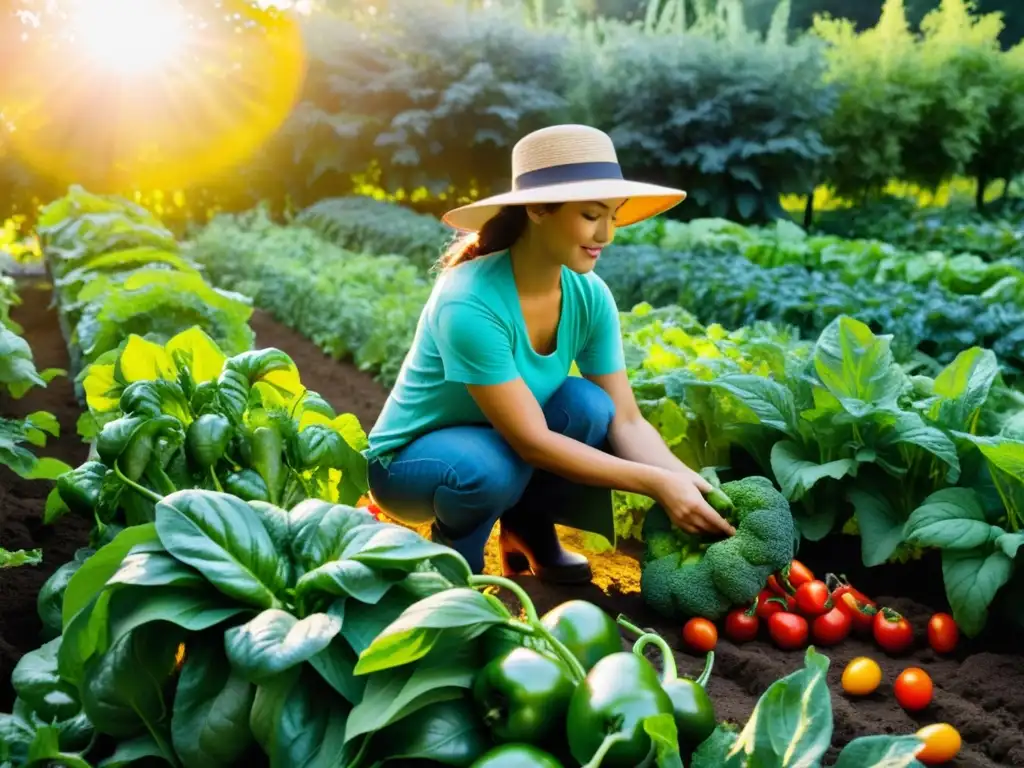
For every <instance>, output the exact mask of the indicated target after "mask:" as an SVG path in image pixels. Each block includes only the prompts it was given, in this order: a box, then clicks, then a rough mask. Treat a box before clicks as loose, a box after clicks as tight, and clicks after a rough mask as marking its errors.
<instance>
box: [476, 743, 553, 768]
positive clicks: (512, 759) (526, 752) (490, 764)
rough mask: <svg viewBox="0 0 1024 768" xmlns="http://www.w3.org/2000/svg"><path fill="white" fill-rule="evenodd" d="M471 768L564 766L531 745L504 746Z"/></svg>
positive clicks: (485, 756)
mask: <svg viewBox="0 0 1024 768" xmlns="http://www.w3.org/2000/svg"><path fill="white" fill-rule="evenodd" d="M469 768H562V764H561V763H559V762H558V760H556V759H555V758H554V757H552V756H551V755H549V754H548V753H547V752H544V751H543V750H540V749H537V747H534V746H532V745H530V744H502V745H501V746H498V747H495V748H494V749H492V750H490V751H489V752H487V754H485V755H481V756H480V757H479V758H478V759H477V761H476V762H475V763H473V764H472V765H471V766H470V767H469Z"/></svg>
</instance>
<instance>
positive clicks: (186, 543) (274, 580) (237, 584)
mask: <svg viewBox="0 0 1024 768" xmlns="http://www.w3.org/2000/svg"><path fill="white" fill-rule="evenodd" d="M156 529H157V533H158V535H159V536H160V541H161V542H162V543H163V545H164V547H166V548H167V551H168V552H170V553H171V554H172V555H174V557H176V558H177V559H178V560H181V561H182V562H185V563H187V564H189V565H191V566H192V567H194V568H196V569H197V570H199V571H200V572H201V573H202V574H203V575H204V576H205V577H206V579H207V580H208V581H209V582H210V583H211V584H212V585H213V586H215V587H216V588H217V589H219V590H220V591H221V592H223V593H224V594H225V595H227V596H229V597H231V598H234V599H235V600H238V601H240V602H243V603H245V604H247V605H253V606H256V607H258V608H270V607H276V606H278V605H280V602H279V600H278V597H277V596H278V595H279V594H282V593H283V591H284V589H285V587H286V586H287V580H286V579H287V572H288V568H287V563H286V561H285V560H284V558H282V556H281V554H282V553H279V552H278V551H277V548H276V547H275V546H274V541H273V539H272V538H271V537H270V534H269V533H268V532H267V529H266V528H264V527H263V523H262V522H261V520H260V516H259V515H258V514H257V513H256V512H255V511H254V510H253V509H252V507H250V506H249V505H248V504H246V503H245V502H244V501H243V500H242V499H239V498H237V497H235V496H230V495H228V494H226V493H217V492H214V491H202V490H184V491H178V492H177V493H173V494H171V495H170V496H166V497H164V499H163V500H162V501H160V502H159V503H158V504H157V505H156Z"/></svg>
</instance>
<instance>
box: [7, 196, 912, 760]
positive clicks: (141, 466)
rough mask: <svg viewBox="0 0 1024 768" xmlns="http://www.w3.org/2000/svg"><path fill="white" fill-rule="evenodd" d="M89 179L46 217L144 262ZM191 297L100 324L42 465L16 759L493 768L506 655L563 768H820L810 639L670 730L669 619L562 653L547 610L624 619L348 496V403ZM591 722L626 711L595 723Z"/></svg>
mask: <svg viewBox="0 0 1024 768" xmlns="http://www.w3.org/2000/svg"><path fill="white" fill-rule="evenodd" d="M82 197H83V195H82V194H81V192H80V191H79V204H80V207H79V208H77V209H76V210H72V211H69V212H66V213H65V215H64V216H63V217H57V216H56V215H53V214H54V211H55V210H58V209H60V208H61V206H66V205H67V204H68V201H67V200H62V201H58V203H57V204H54V206H51V207H50V208H49V209H48V211H47V214H48V215H49V218H48V221H49V222H50V224H49V225H50V226H54V227H57V226H62V227H63V232H64V233H65V235H67V232H68V231H69V230H72V229H78V230H79V231H87V232H89V233H90V235H91V238H92V239H91V241H90V242H89V243H85V242H82V243H81V244H80V251H79V253H78V254H77V258H78V259H80V261H79V263H78V265H77V268H78V269H88V268H89V267H88V266H87V265H92V264H95V262H96V261H98V260H100V259H103V258H104V257H110V258H109V259H106V260H105V261H103V262H102V263H103V264H104V265H105V269H107V270H109V271H112V272H113V273H114V274H115V275H117V274H119V270H118V269H117V266H116V265H117V260H116V256H117V254H119V253H122V252H123V253H124V254H125V255H126V258H125V262H124V263H125V264H126V265H131V264H134V263H136V262H134V261H133V259H134V256H133V254H134V253H135V251H136V250H137V249H138V248H139V247H140V246H139V245H138V244H137V243H136V242H134V241H135V240H137V239H138V238H139V237H143V235H142V234H141V232H144V231H148V230H149V228H150V227H151V226H152V225H151V223H148V222H139V221H132V220H131V215H132V213H131V212H130V209H128V210H126V208H125V206H124V204H123V202H121V201H116V200H111V199H93V200H91V201H89V205H85V204H82V203H83V200H82ZM97 209H99V210H97ZM65 210H67V209H66V208H65ZM58 218H59V221H55V219H58ZM126 241H128V242H132V245H131V246H130V247H129V248H127V249H123V250H119V249H118V248H119V245H120V244H121V243H123V242H126ZM45 242H47V241H45V240H44V243H45ZM51 242H52V241H51ZM60 242H61V248H62V250H61V251H60V252H58V253H55V254H53V255H51V254H50V253H49V252H47V253H46V258H47V260H48V263H50V264H52V263H53V260H54V259H61V258H66V257H67V255H68V248H69V247H70V246H71V238H70V236H65V237H64V238H63V239H62V240H60ZM112 243H116V244H114V245H112ZM45 247H46V246H45V245H44V248H45ZM100 251H102V254H101V253H100ZM57 263H59V262H57ZM70 272H71V270H67V271H66V272H65V273H64V274H70ZM81 279H82V280H85V279H86V276H83V277H82V278H81ZM93 279H95V278H94V277H92V276H89V277H88V282H89V284H91V281H92V280H93ZM129 279H130V278H129ZM111 280H112V282H111V283H110V284H109V285H110V286H111V291H116V290H121V289H119V288H116V287H113V286H117V285H120V283H117V282H115V280H116V278H113V277H112V278H111ZM127 282H128V281H127V280H126V281H125V283H127ZM123 290H124V292H125V293H129V294H130V293H131V290H132V289H131V288H130V287H127V286H125V287H124V288H123ZM80 292H81V291H79V293H80ZM117 300H118V301H123V302H125V303H128V302H129V301H130V298H127V297H121V298H119V299H117ZM62 311H65V310H64V308H63V307H62ZM104 317H105V318H107V319H108V320H109V317H110V316H109V315H105V316H104ZM183 317H185V318H186V319H185V322H186V323H188V325H186V326H184V327H179V326H174V323H173V319H172V315H171V314H170V313H168V314H166V315H165V316H164V320H163V324H162V325H160V326H159V330H157V329H156V328H150V330H149V332H148V334H147V337H144V336H143V335H141V334H139V333H137V332H133V331H130V330H125V331H123V332H122V331H118V330H117V329H115V328H110V329H109V331H108V335H109V337H110V338H119V337H120V338H121V341H119V342H117V343H116V344H114V345H113V346H112V347H111V348H110V349H106V350H104V351H103V352H102V353H100V354H97V355H96V356H95V357H94V358H93V359H91V360H90V361H89V362H86V363H84V365H83V368H82V370H81V371H80V373H79V379H80V381H81V382H82V384H83V388H84V391H85V392H86V394H87V405H88V407H89V412H90V416H91V419H92V421H91V424H92V425H93V427H94V429H95V433H94V434H91V437H92V438H94V442H93V446H92V448H93V450H92V452H91V454H90V458H89V460H87V461H86V462H84V463H83V464H82V465H81V466H79V467H77V468H75V469H74V470H72V471H70V472H67V473H65V474H63V475H61V476H60V477H59V478H58V480H57V493H58V495H59V497H60V499H61V501H62V503H63V504H65V505H66V509H63V510H54V511H53V514H50V510H48V522H51V523H53V522H56V520H57V519H58V518H59V516H60V515H61V514H64V513H70V514H82V515H87V516H88V517H90V518H91V519H92V520H93V522H94V526H93V530H92V535H91V538H90V541H89V543H88V545H87V546H85V547H83V548H82V549H81V550H79V551H78V552H77V553H76V555H75V557H74V559H73V560H72V561H70V562H68V563H66V564H64V565H63V566H61V567H60V568H59V569H58V570H57V571H56V572H55V573H54V574H53V575H52V577H51V578H50V579H49V580H48V581H47V582H46V584H45V586H44V587H43V589H42V591H41V593H40V595H39V596H38V606H39V615H40V618H41V620H42V623H43V627H44V641H45V642H44V644H43V645H42V646H41V647H40V648H39V649H37V650H35V651H32V652H30V653H28V654H26V655H25V656H24V657H23V658H22V659H21V661H20V662H19V663H18V664H17V666H16V667H15V669H14V671H13V673H12V676H11V683H12V686H13V688H14V690H15V693H16V695H17V699H16V700H15V704H14V708H13V711H12V712H11V713H9V714H0V747H2V757H3V758H4V760H5V761H6V762H7V763H9V764H11V765H12V766H27V765H30V764H37V763H39V762H43V761H54V762H60V763H62V764H66V765H72V766H78V767H79V768H82V767H88V766H90V764H91V762H90V761H96V760H102V761H101V762H99V763H98V765H101V766H114V765H126V764H130V763H132V762H134V761H137V760H145V759H148V758H155V759H156V760H157V761H160V762H163V763H167V764H169V765H172V766H182V767H183V768H193V767H196V766H230V765H237V764H239V763H241V762H243V761H246V762H249V761H252V763H253V764H256V765H267V764H269V765H270V766H273V767H275V768H276V766H293V765H308V766H325V767H326V766H328V765H337V764H344V765H350V766H363V765H381V764H385V763H388V762H392V761H395V760H403V759H425V760H432V761H435V762H439V763H442V764H447V765H463V766H467V765H487V764H490V763H488V762H486V761H487V760H488V759H489V758H488V757H486V755H485V753H487V754H489V753H491V752H492V750H501V749H502V747H500V746H497V745H498V744H500V743H501V742H503V741H508V740H509V738H510V736H509V733H510V732H509V731H508V730H507V728H508V727H509V726H511V725H514V721H513V720H512V719H511V718H510V716H508V717H505V718H499V717H497V716H492V715H493V712H491V710H490V708H488V707H487V706H486V702H487V701H488V698H487V697H489V696H492V695H494V696H497V695H501V694H502V692H501V690H500V688H494V689H493V691H492V690H491V689H490V687H489V686H490V684H489V683H487V682H486V681H487V680H491V679H493V678H492V677H490V675H493V674H495V673H494V672H492V671H491V670H492V669H494V668H495V665H499V667H500V665H501V664H503V663H505V661H506V660H507V659H509V658H513V657H512V656H511V654H515V657H514V658H515V659H516V660H517V661H516V662H515V663H516V664H519V663H521V662H520V661H518V660H519V659H523V660H528V663H529V664H531V665H534V667H532V668H534V669H544V670H545V671H546V672H547V673H548V674H549V676H550V675H551V674H556V675H558V676H561V679H562V681H561V682H558V683H557V686H556V688H557V690H558V691H559V692H560V693H559V695H558V696H557V697H556V696H550V697H548V698H547V700H546V701H545V707H546V715H545V717H544V718H543V719H542V720H540V721H538V722H537V723H536V724H535V727H536V729H538V730H537V731H536V732H535V733H532V734H531V736H530V737H519V740H524V738H527V739H528V740H530V741H531V742H532V743H533V744H534V746H533V747H532V749H533V752H534V753H536V752H538V751H539V747H540V737H541V736H542V735H543V736H544V739H545V740H544V747H545V749H551V750H552V752H554V753H556V754H558V756H559V758H560V759H561V760H562V762H563V763H564V764H567V765H571V764H585V765H586V766H587V767H588V768H598V767H599V766H601V765H605V766H610V765H619V764H630V765H633V764H636V763H637V762H639V761H642V759H643V757H644V756H646V755H647V754H648V753H649V754H650V756H651V760H652V761H653V764H654V765H657V766H659V768H669V767H670V766H678V765H680V764H681V758H685V764H686V765H693V766H698V767H699V766H712V765H716V766H717V765H722V764H723V763H724V762H725V761H726V755H727V753H729V752H730V751H735V750H736V749H737V748H739V747H741V746H742V748H743V749H745V750H756V752H757V753H758V754H762V755H765V756H766V758H765V759H771V760H781V759H782V758H783V756H786V758H787V759H791V758H795V759H799V760H802V761H803V762H805V763H808V764H814V763H817V762H818V761H820V759H821V757H822V756H823V754H824V752H825V751H826V750H827V749H828V748H829V745H830V743H831V731H832V718H831V701H830V695H829V690H828V687H827V684H826V672H827V668H828V660H827V659H826V658H825V657H823V656H821V655H820V654H818V653H817V652H815V651H814V650H813V649H809V650H808V651H807V652H806V656H805V665H804V667H803V668H802V669H798V670H797V671H796V672H794V673H792V674H790V675H788V676H786V677H785V678H783V679H781V680H779V681H777V682H776V683H775V684H773V685H772V686H771V687H770V688H769V690H768V691H766V692H765V694H764V697H765V698H764V699H763V701H765V702H785V703H784V704H782V705H778V704H775V705H772V706H759V707H757V708H756V709H755V711H754V714H753V715H752V717H751V720H750V722H748V723H747V725H746V727H745V728H744V729H743V730H742V731H740V730H738V729H737V728H736V726H735V725H732V724H728V723H718V722H716V720H717V718H714V717H712V719H711V721H710V723H705V724H704V725H703V726H702V728H703V730H702V731H701V733H700V734H699V735H694V733H695V732H693V731H685V730H683V729H682V727H683V726H692V725H693V723H694V721H693V718H692V717H686V718H684V717H683V716H682V715H681V714H679V713H678V712H677V711H675V710H674V709H673V704H672V700H670V699H669V698H668V695H667V693H666V692H665V691H667V690H668V688H667V686H669V685H670V681H671V680H672V679H673V678H674V674H673V672H672V670H673V669H674V664H672V663H671V661H670V660H671V653H670V652H669V651H668V649H667V646H666V645H665V644H664V642H663V641H661V639H660V638H658V637H657V636H656V635H652V634H646V633H645V634H644V635H643V637H641V638H640V641H638V645H637V646H636V647H635V648H634V650H633V651H623V650H622V645H621V641H618V642H617V643H616V644H615V645H616V647H614V648H611V647H598V646H596V645H595V646H594V647H591V648H581V647H577V646H573V649H570V648H569V647H567V645H566V641H567V636H566V635H565V634H564V633H565V631H566V629H565V628H564V626H563V628H562V629H559V628H558V627H559V621H560V619H558V614H557V613H556V612H559V611H560V609H562V610H563V611H564V612H566V615H569V614H571V613H572V612H583V613H585V614H588V618H587V619H586V620H587V621H588V622H590V623H591V624H592V623H593V622H594V621H596V620H598V617H600V620H601V621H604V622H605V623H606V624H608V625H609V626H610V627H611V631H616V625H615V622H614V620H613V619H611V618H610V617H608V616H607V615H605V614H603V613H602V612H601V611H600V609H599V608H597V607H596V606H593V605H591V604H588V603H582V602H581V601H572V602H571V603H567V604H563V606H559V607H558V608H556V609H555V611H553V612H552V613H549V614H547V615H545V616H543V617H540V616H538V615H537V612H536V610H535V608H534V606H533V605H532V602H531V601H530V599H529V597H528V596H527V595H526V593H525V592H523V590H522V589H521V588H520V587H519V586H518V585H517V584H515V583H514V582H510V581H507V580H504V579H500V578H496V577H486V576H479V575H474V574H472V573H471V572H470V570H469V567H468V565H467V564H466V562H465V560H463V558H462V557H461V556H460V555H458V553H456V552H455V551H454V550H451V549H449V548H447V547H443V546H440V545H438V544H434V543H431V542H429V541H427V540H425V539H423V538H422V537H421V536H419V535H418V534H416V533H415V532H413V531H410V530H408V529H406V528H403V527H400V526H397V525H393V524H391V523H388V522H384V521H382V520H379V519H377V518H376V517H375V516H374V515H373V514H371V512H370V511H368V510H366V509H364V508H359V507H356V506H354V504H355V502H356V501H357V499H358V497H359V496H360V495H361V493H362V492H363V491H364V490H365V487H364V486H362V485H361V478H362V477H363V476H364V474H363V470H362V469H361V468H360V466H359V460H360V457H359V454H358V449H359V448H360V447H361V446H362V445H363V441H364V440H365V436H364V435H363V434H362V430H361V428H360V426H359V425H358V423H357V422H356V421H355V419H353V418H352V417H351V416H349V415H346V414H342V415H337V414H335V412H334V411H333V409H332V408H331V407H330V405H329V404H328V403H326V402H325V401H324V400H323V398H322V397H320V396H319V395H318V394H317V393H314V392H310V391H308V390H306V389H305V388H304V387H303V386H302V384H301V380H300V378H299V375H298V371H296V370H295V366H294V364H293V363H292V361H291V360H290V359H289V358H288V356H287V355H286V354H285V353H284V352H283V351H281V350H275V349H263V350H256V349H251V348H248V349H242V350H231V351H228V350H225V349H223V348H222V347H221V346H220V345H219V344H218V343H217V341H216V340H215V338H214V337H213V336H212V335H210V334H207V333H206V332H205V331H204V330H203V329H201V328H200V327H199V326H198V325H196V324H194V323H191V320H190V318H189V316H188V313H187V311H185V312H184V313H183ZM82 322H84V320H81V319H80V320H79V322H78V325H77V326H75V327H76V329H78V330H80V327H81V323H82ZM110 322H111V323H112V320H111V321H110ZM83 335H84V334H81V333H79V334H78V336H77V337H76V336H75V335H74V334H72V336H71V338H72V339H74V338H81V337H82V336H83ZM93 352H95V350H93ZM82 353H83V357H88V356H89V355H90V354H92V353H91V352H90V351H87V350H86V349H83V350H82ZM494 586H498V587H503V588H505V589H507V590H508V591H509V592H510V593H511V594H512V595H514V596H515V597H517V598H518V600H519V602H520V603H521V605H522V608H523V609H524V612H525V617H526V618H525V620H524V619H521V618H519V617H518V616H517V615H516V614H513V613H512V612H511V611H510V610H509V609H508V608H507V607H506V606H505V604H504V603H503V602H502V601H499V600H497V599H495V598H494V597H493V596H491V595H488V594H484V593H483V592H482V591H481V589H482V588H485V587H494ZM569 621H571V619H570V620H569ZM569 631H571V630H569ZM615 637H616V638H618V635H617V634H616V635H615ZM651 643H653V644H655V645H657V646H658V647H659V648H660V649H662V652H663V654H664V655H663V661H662V666H663V667H664V669H663V675H662V679H661V680H659V679H658V678H657V677H656V673H655V670H654V667H653V666H651V663H650V662H649V661H648V660H647V659H646V658H645V657H644V656H643V655H642V647H643V646H644V645H647V644H651ZM712 661H713V657H711V656H709V658H708V669H709V670H710V668H711V662H712ZM523 663H525V662H523ZM627 666H628V667H629V668H631V669H633V670H634V673H633V674H634V675H635V678H636V679H635V680H634V683H635V685H634V686H633V690H639V688H641V687H643V688H645V689H646V694H645V696H646V700H647V702H648V703H647V704H645V705H643V708H642V709H640V710H638V709H637V708H636V707H637V704H636V702H635V699H634V697H629V698H626V699H623V700H622V701H621V702H609V701H607V700H606V699H604V698H601V697H600V696H598V695H597V693H596V692H597V691H599V690H601V689H603V688H605V687H607V686H608V685H610V684H611V683H612V679H611V677H610V676H613V675H614V674H616V673H618V674H621V671H622V670H623V669H624V668H626V667H627ZM481 680H483V681H485V682H481ZM584 681H585V684H584ZM674 685H676V686H677V687H678V686H686V685H692V681H691V682H690V683H686V682H682V681H680V682H679V683H675V684H674ZM662 686H666V688H665V690H662ZM803 702H811V703H812V705H813V716H812V714H810V710H808V708H807V707H806V706H804V703H803ZM609 706H610V707H611V709H610V710H606V709H602V707H609ZM484 713H486V714H487V715H488V716H487V717H483V716H482V715H483V714H484ZM588 713H590V714H588ZM627 714H628V715H629V716H630V717H631V718H632V719H629V720H626V719H624V718H625V717H626V715H627ZM510 715H511V713H510ZM712 715H713V712H712ZM588 718H589V719H588ZM609 718H610V719H609ZM598 719H600V721H601V722H614V723H617V724H618V727H617V728H613V729H611V730H609V731H607V732H606V731H602V730H600V729H595V728H592V727H588V724H589V723H590V722H595V723H596V722H598ZM541 730H543V731H544V732H543V734H541V732H540V731H541ZM920 743H921V742H920V740H919V739H918V738H917V737H915V736H913V735H905V736H891V735H890V736H872V737H864V738H860V739H856V740H854V741H853V742H851V743H849V744H848V745H846V746H845V748H844V749H843V751H842V754H841V755H840V758H839V762H838V763H837V765H840V766H848V767H852V766H875V765H882V764H884V763H885V761H886V760H891V759H892V757H893V756H894V755H902V756H909V755H912V754H914V753H915V752H916V751H917V750H918V749H919V748H920ZM612 747H614V751H610V748H612ZM505 749H506V751H507V750H508V748H505ZM519 749H522V748H519ZM518 754H519V756H520V757H521V756H522V754H523V753H522V752H520V753H518ZM615 755H618V759H613V758H614V756H615ZM637 755H640V756H639V757H637ZM768 756H770V757H768ZM906 759H907V761H908V762H909V757H907V758H906ZM622 760H625V761H626V762H625V763H623V762H622ZM477 761H480V762H477Z"/></svg>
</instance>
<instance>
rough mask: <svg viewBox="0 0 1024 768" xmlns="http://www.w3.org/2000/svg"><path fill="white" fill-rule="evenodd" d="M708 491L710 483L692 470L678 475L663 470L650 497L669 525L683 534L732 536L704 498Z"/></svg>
mask: <svg viewBox="0 0 1024 768" xmlns="http://www.w3.org/2000/svg"><path fill="white" fill-rule="evenodd" d="M711 490H712V486H711V483H709V482H708V481H707V480H705V479H704V478H703V477H701V476H700V475H699V474H697V473H696V472H694V471H693V470H692V469H689V468H686V470H685V471H682V472H679V471H677V472H673V471H668V470H666V471H664V472H663V474H661V475H659V481H658V484H657V486H656V488H655V493H654V497H655V499H656V500H657V501H659V502H660V503H661V506H663V507H664V508H665V511H666V512H667V513H668V516H669V517H670V518H672V522H674V523H675V524H676V525H677V526H679V527H680V528H682V529H683V530H684V531H687V532H688V533H717V534H726V535H728V536H732V535H733V534H734V533H736V529H735V528H733V527H732V526H731V525H730V524H729V522H728V521H727V520H726V519H725V518H724V517H722V516H721V515H720V514H718V512H716V511H715V509H714V507H712V506H711V505H710V504H709V503H708V501H707V499H705V498H704V494H705V493H708V492H710V491H711Z"/></svg>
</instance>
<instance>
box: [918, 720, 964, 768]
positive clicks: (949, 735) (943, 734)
mask: <svg viewBox="0 0 1024 768" xmlns="http://www.w3.org/2000/svg"><path fill="white" fill-rule="evenodd" d="M917 738H919V739H921V741H923V742H924V746H923V747H922V748H921V751H920V752H918V753H917V759H918V760H920V761H921V762H922V763H924V764H925V765H941V764H942V763H947V762H949V761H950V760H952V759H953V758H954V757H956V755H957V753H958V752H959V751H960V732H959V731H957V729H956V728H954V727H953V726H952V725H950V724H949V723H933V724H932V725H926V726H925V727H924V728H922V729H921V730H919V731H918V732H917Z"/></svg>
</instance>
